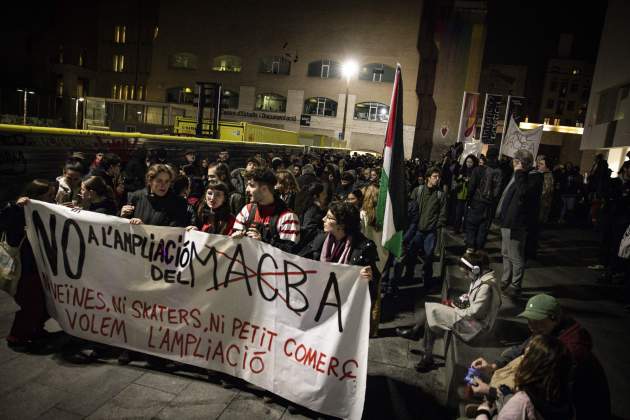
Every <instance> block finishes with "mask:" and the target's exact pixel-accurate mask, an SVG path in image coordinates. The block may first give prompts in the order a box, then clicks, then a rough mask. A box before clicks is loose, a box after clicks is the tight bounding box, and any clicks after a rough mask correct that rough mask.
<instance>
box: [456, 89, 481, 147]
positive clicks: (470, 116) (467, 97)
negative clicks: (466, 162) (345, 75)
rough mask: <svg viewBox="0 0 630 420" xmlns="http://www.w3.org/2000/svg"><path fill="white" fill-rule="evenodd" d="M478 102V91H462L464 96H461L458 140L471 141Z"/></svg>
mask: <svg viewBox="0 0 630 420" xmlns="http://www.w3.org/2000/svg"><path fill="white" fill-rule="evenodd" d="M478 102H479V94H478V93H473V92H464V97H463V98H462V112H461V115H460V117H459V130H458V132H457V141H458V142H467V141H472V140H473V138H474V137H475V128H476V127H477V103H478Z"/></svg>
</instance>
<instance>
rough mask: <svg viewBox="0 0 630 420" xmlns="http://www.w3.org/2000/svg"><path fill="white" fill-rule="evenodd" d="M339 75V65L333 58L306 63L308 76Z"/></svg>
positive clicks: (324, 76) (325, 76)
mask: <svg viewBox="0 0 630 420" xmlns="http://www.w3.org/2000/svg"><path fill="white" fill-rule="evenodd" d="M340 75H341V66H340V64H339V63H338V62H336V61H333V60H319V61H313V62H311V63H309V65H308V77H321V78H322V79H330V78H338V77H340Z"/></svg>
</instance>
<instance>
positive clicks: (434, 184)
mask: <svg viewBox="0 0 630 420" xmlns="http://www.w3.org/2000/svg"><path fill="white" fill-rule="evenodd" d="M440 176H441V172H440V169H439V168H431V169H429V170H428V171H427V174H426V184H425V185H420V186H418V188H416V190H414V192H413V193H412V194H411V196H412V199H411V201H410V202H409V207H408V208H409V220H410V223H409V228H408V229H407V231H406V232H405V236H404V238H403V246H405V247H406V253H405V257H404V259H403V264H404V266H405V267H406V272H405V280H406V281H407V282H411V281H413V277H414V269H415V266H416V262H417V260H418V256H419V255H421V256H422V257H423V264H422V270H423V281H424V291H425V292H427V291H428V290H429V283H430V282H431V279H432V278H433V263H432V261H431V259H432V257H433V252H434V250H435V245H436V244H437V238H438V229H440V228H442V227H444V226H446V221H447V215H448V212H447V195H446V193H445V192H444V191H442V190H441V189H440ZM402 268H403V267H402V265H401V264H398V263H397V264H396V266H395V267H394V284H393V285H392V286H390V287H392V288H393V289H394V290H395V289H396V286H397V284H398V282H399V279H400V276H401V274H402Z"/></svg>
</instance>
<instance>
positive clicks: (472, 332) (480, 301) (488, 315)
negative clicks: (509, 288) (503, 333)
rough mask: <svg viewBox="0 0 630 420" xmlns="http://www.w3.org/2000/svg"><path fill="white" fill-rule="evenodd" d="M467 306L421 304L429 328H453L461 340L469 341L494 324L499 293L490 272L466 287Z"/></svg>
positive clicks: (499, 300) (492, 273)
mask: <svg viewBox="0 0 630 420" xmlns="http://www.w3.org/2000/svg"><path fill="white" fill-rule="evenodd" d="M468 301H469V303H470V305H469V306H468V307H467V308H465V309H461V308H455V307H451V306H447V305H444V304H441V303H433V302H428V303H425V305H424V307H425V309H426V315H427V324H428V325H429V327H430V328H431V329H433V330H446V331H453V332H454V333H455V334H456V335H457V336H458V337H459V338H461V339H462V340H464V341H470V340H472V339H473V338H475V337H476V336H477V335H479V334H480V333H481V332H486V331H490V330H491V329H492V327H493V326H494V323H495V321H496V319H497V315H498V313H499V307H500V306H501V292H500V290H499V286H498V284H497V280H496V278H495V277H494V271H490V272H488V273H486V274H484V275H482V276H481V277H479V278H478V279H476V280H475V281H473V282H472V283H471V284H470V287H469V289H468Z"/></svg>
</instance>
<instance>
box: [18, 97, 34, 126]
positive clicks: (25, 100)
mask: <svg viewBox="0 0 630 420" xmlns="http://www.w3.org/2000/svg"><path fill="white" fill-rule="evenodd" d="M17 91H18V92H24V99H23V100H22V102H23V104H24V118H23V120H22V124H24V125H26V115H27V113H28V95H34V94H35V92H33V91H32V90H28V89H26V88H24V89H17Z"/></svg>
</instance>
